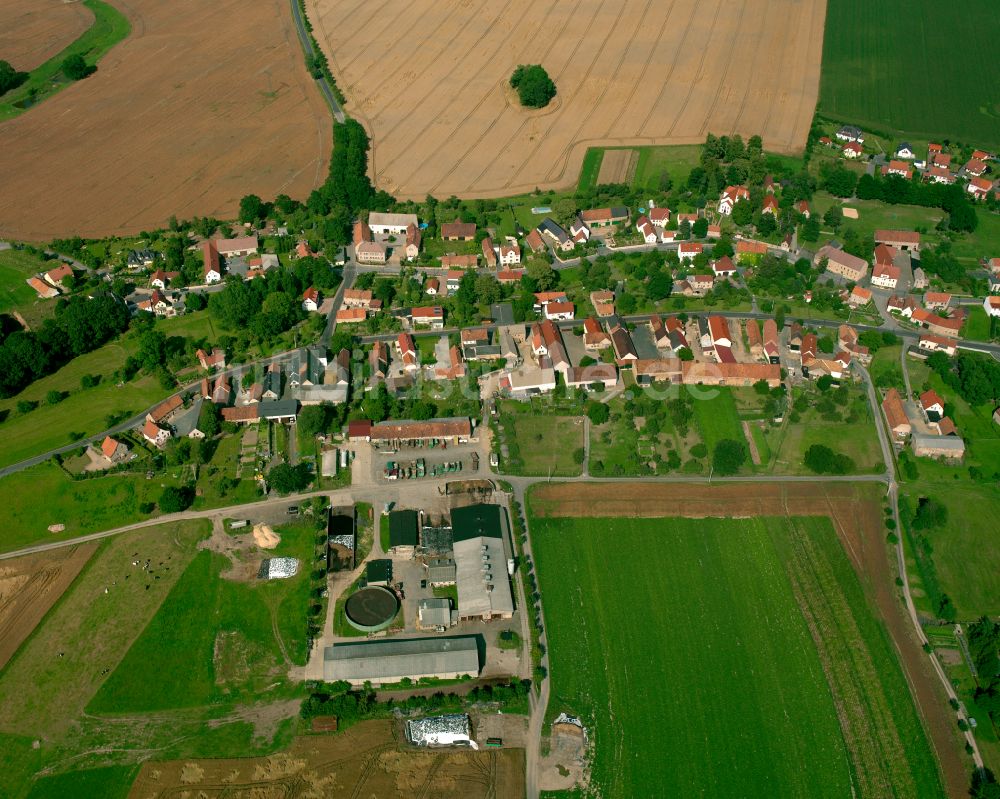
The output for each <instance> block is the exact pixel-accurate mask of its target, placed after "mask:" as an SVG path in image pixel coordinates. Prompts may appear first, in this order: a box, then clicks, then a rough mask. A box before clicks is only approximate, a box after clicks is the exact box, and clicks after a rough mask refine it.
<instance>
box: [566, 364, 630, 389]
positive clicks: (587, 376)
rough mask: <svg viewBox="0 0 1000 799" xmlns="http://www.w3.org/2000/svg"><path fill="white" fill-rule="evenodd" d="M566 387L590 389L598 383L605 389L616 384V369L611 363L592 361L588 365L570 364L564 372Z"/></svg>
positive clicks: (611, 387)
mask: <svg viewBox="0 0 1000 799" xmlns="http://www.w3.org/2000/svg"><path fill="white" fill-rule="evenodd" d="M565 378H566V387H567V388H582V389H586V390H588V391H589V390H590V389H591V388H593V386H594V385H595V384H600V385H601V386H602V387H603V388H604V390H605V391H610V390H611V389H613V388H614V387H615V386H617V385H618V369H617V368H616V367H615V365H614V364H611V363H592V364H591V365H590V366H572V367H570V368H569V369H568V370H567V371H566V374H565Z"/></svg>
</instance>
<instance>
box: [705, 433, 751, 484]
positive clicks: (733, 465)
mask: <svg viewBox="0 0 1000 799" xmlns="http://www.w3.org/2000/svg"><path fill="white" fill-rule="evenodd" d="M746 459H747V448H746V446H745V445H744V444H743V443H741V442H739V441H733V440H732V439H731V438H724V439H722V440H721V441H720V442H719V443H718V444H716V445H715V451H714V452H713V453H712V468H713V469H714V470H715V472H716V473H717V474H720V475H727V474H736V472H738V471H739V470H740V467H741V466H742V465H743V464H744V463H745V462H746Z"/></svg>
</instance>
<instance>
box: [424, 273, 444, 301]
mask: <svg viewBox="0 0 1000 799" xmlns="http://www.w3.org/2000/svg"><path fill="white" fill-rule="evenodd" d="M440 293H441V281H440V280H438V279H437V278H436V277H429V278H427V282H426V283H424V294H429V295H430V296H431V297H436V296H437V295H438V294H440Z"/></svg>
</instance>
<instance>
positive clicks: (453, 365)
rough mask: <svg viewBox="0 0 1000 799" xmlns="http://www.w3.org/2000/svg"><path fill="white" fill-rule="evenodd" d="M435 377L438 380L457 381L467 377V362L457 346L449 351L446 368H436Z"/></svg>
mask: <svg viewBox="0 0 1000 799" xmlns="http://www.w3.org/2000/svg"><path fill="white" fill-rule="evenodd" d="M434 377H435V378H436V379H438V380H457V379H459V378H460V377H465V360H464V359H463V358H462V351H461V350H460V349H459V348H458V347H457V346H454V345H453V346H452V347H450V348H449V349H448V364H447V365H446V366H436V367H435V368H434Z"/></svg>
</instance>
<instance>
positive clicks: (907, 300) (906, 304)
mask: <svg viewBox="0 0 1000 799" xmlns="http://www.w3.org/2000/svg"><path fill="white" fill-rule="evenodd" d="M917 307H918V306H917V303H916V302H915V301H914V300H913V298H912V297H909V296H906V297H900V296H899V295H898V294H894V295H893V296H891V297H890V298H889V299H888V301H887V302H886V306H885V309H886V311H888V312H889V313H898V314H899V315H900V316H903V317H905V318H907V319H909V318H910V317H911V316H912V315H913V311H914V310H915V309H916V308H917Z"/></svg>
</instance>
